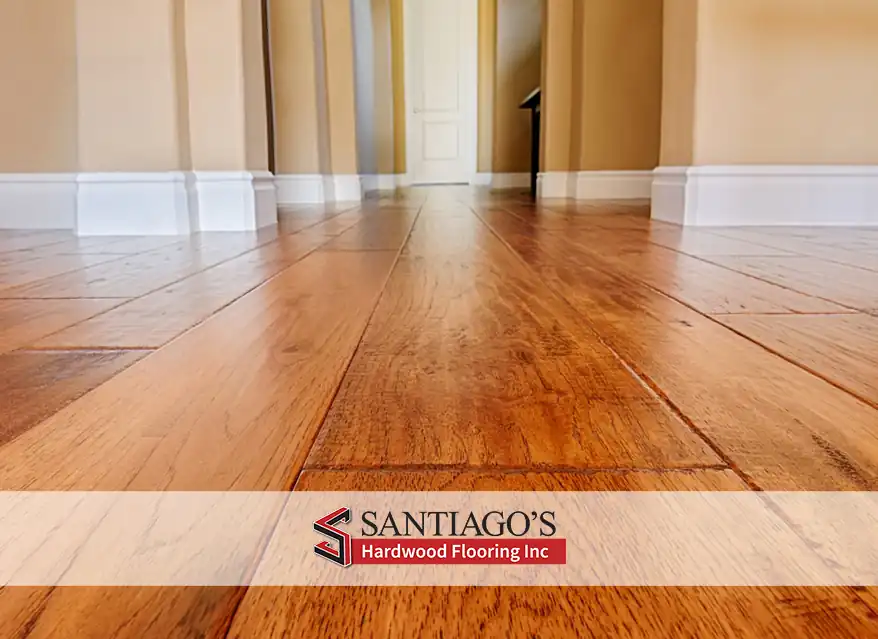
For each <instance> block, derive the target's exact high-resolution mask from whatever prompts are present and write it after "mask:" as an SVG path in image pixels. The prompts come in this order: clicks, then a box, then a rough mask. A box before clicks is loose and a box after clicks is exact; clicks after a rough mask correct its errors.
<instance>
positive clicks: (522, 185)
mask: <svg viewBox="0 0 878 639" xmlns="http://www.w3.org/2000/svg"><path fill="white" fill-rule="evenodd" d="M472 184H473V185H474V186H489V187H491V188H492V189H494V190H496V191H503V190H506V189H526V188H528V187H529V186H530V173H476V175H475V177H474V178H473V180H472Z"/></svg>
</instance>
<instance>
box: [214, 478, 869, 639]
mask: <svg viewBox="0 0 878 639" xmlns="http://www.w3.org/2000/svg"><path fill="white" fill-rule="evenodd" d="M352 486H356V487H357V488H358V489H359V490H377V491H395V490H407V491H409V490H415V491H423V490H578V491H605V490H743V489H746V486H744V484H742V483H741V481H740V480H739V479H738V478H737V477H736V476H735V475H734V474H732V473H731V472H729V471H700V472H696V473H674V472H667V473H661V474H654V473H649V474H647V473H625V474H600V473H598V474H595V475H587V476H586V475H565V474H530V475H500V474H490V473H488V474H474V473H466V472H464V473H442V472H438V473H429V474H426V473H394V472H367V473H362V472H361V473H345V472H308V471H306V472H305V473H303V475H302V477H301V478H300V480H299V482H298V484H297V486H296V489H297V490H321V491H333V490H350V489H351V487H352ZM874 624H875V618H874V615H873V614H872V612H871V610H870V609H869V608H868V607H867V606H866V605H865V604H864V603H863V602H862V601H861V600H860V599H859V598H858V597H857V594H856V593H855V592H854V591H853V590H852V589H845V588H836V589H810V588H764V589H763V588H750V589H748V588H538V589H527V588H389V587H381V588H374V587H373V588H252V589H250V590H249V591H248V592H247V594H246V596H245V597H244V600H243V602H242V603H241V605H240V607H239V608H238V611H237V614H236V615H235V618H234V623H233V625H232V627H231V631H230V633H229V636H230V637H235V638H240V639H243V638H245V637H285V636H297V635H302V636H331V637H341V636H358V637H412V636H419V637H449V636H451V637H473V636H496V637H516V638H517V637H534V636H569V635H570V630H571V629H576V632H577V634H583V633H585V632H587V633H588V634H589V635H590V636H631V637H645V638H646V637H650V638H652V637H680V636H691V637H753V638H754V639H755V638H761V637H790V636H799V635H801V636H813V637H824V636H851V637H854V636H871V635H872V634H874V632H875V628H874Z"/></svg>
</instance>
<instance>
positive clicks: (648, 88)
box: [576, 0, 737, 171]
mask: <svg viewBox="0 0 878 639" xmlns="http://www.w3.org/2000/svg"><path fill="white" fill-rule="evenodd" d="M725 1H726V0H723V2H725ZM735 1H737V0H735ZM662 4H663V0H587V1H586V2H582V3H581V6H582V9H583V15H582V18H581V19H582V20H583V22H582V25H583V35H582V39H581V42H582V46H583V50H582V73H583V75H582V80H581V81H582V87H581V100H582V101H581V110H580V112H579V113H580V117H581V130H580V135H581V138H580V155H579V163H578V166H577V167H576V168H578V169H579V170H580V171H600V170H652V169H654V168H655V167H656V166H657V165H658V161H659V150H660V146H661V108H662V107H661V105H662Z"/></svg>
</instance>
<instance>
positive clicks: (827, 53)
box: [694, 0, 878, 164]
mask: <svg viewBox="0 0 878 639" xmlns="http://www.w3.org/2000/svg"><path fill="white" fill-rule="evenodd" d="M698 26H699V37H698V86H697V94H696V109H697V117H696V133H695V158H694V160H695V163H697V164H878V109H876V105H878V2H875V1H874V0H832V2H828V1H826V0H735V1H734V2H726V1H723V0H702V1H701V6H700V10H699V16H698Z"/></svg>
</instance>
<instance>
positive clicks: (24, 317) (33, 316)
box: [0, 299, 119, 353]
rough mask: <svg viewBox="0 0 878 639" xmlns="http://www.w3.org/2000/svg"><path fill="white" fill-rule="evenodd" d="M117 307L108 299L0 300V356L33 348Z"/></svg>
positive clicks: (114, 301) (116, 301) (113, 301)
mask: <svg viewBox="0 0 878 639" xmlns="http://www.w3.org/2000/svg"><path fill="white" fill-rule="evenodd" d="M117 304H119V300H106V299H104V300H100V299H99V300H94V299H59V300H18V299H12V300H4V299H0V353H6V352H8V351H12V350H16V349H19V348H24V347H26V346H30V345H32V344H33V343H34V342H37V341H39V340H40V339H42V338H43V337H46V336H47V335H51V334H52V333H55V332H57V331H60V330H63V329H65V328H67V327H68V326H72V325H74V324H76V323H78V322H81V321H83V320H85V319H88V318H89V317H93V316H94V315H97V314H98V313H101V312H102V311H106V310H109V309H111V308H113V307H114V306H116V305H117Z"/></svg>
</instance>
